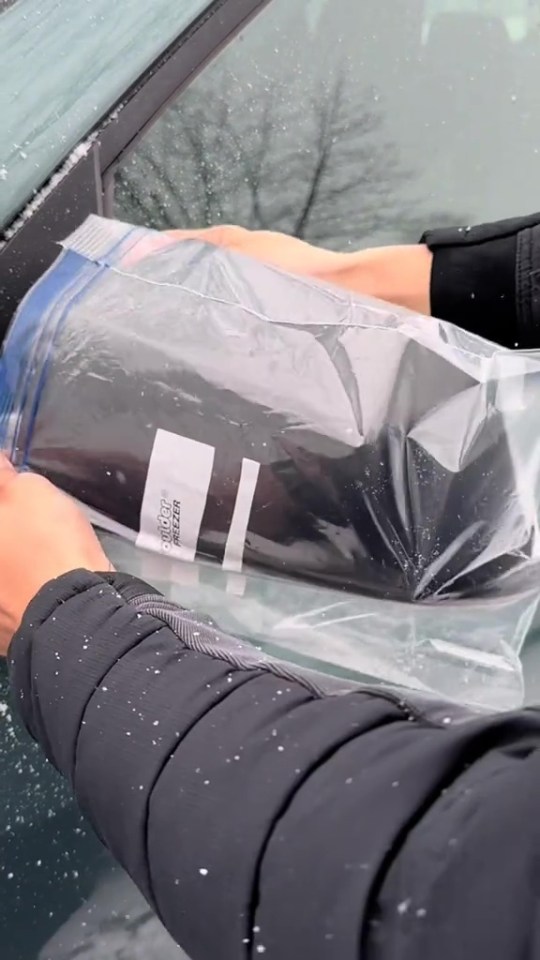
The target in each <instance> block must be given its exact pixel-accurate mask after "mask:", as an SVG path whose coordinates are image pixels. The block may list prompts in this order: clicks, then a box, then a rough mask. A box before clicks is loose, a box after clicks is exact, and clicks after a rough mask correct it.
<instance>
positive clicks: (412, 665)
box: [100, 531, 539, 711]
mask: <svg viewBox="0 0 540 960" xmlns="http://www.w3.org/2000/svg"><path fill="white" fill-rule="evenodd" d="M100 538H101V541H102V544H103V547H104V549H105V552H106V553H107V555H108V557H109V558H110V559H111V560H112V562H113V564H114V565H115V567H116V568H117V569H118V570H123V571H125V572H127V573H131V574H132V575H133V576H136V577H138V578H140V579H142V580H144V581H146V582H147V583H151V584H152V585H153V586H155V587H157V588H158V589H159V590H160V591H161V592H162V593H163V594H164V596H165V597H167V599H169V600H173V601H174V602H175V603H177V604H179V605H180V606H181V607H183V608H185V609H186V610H187V611H188V612H189V618H190V619H192V618H193V617H196V618H197V619H198V621H199V622H200V623H201V626H204V624H205V623H206V624H208V623H209V622H210V623H211V624H212V625H215V626H217V627H219V628H220V629H221V630H223V631H225V632H227V633H229V634H231V635H233V636H234V637H239V638H241V639H242V640H244V641H246V642H249V643H251V644H252V645H254V646H255V648H256V650H257V651H260V652H261V653H262V654H263V655H265V654H270V655H272V656H277V657H278V658H279V659H281V660H284V661H288V662H292V663H295V664H300V665H301V666H303V667H305V668H308V669H309V668H310V669H315V670H317V671H319V672H323V673H325V674H330V675H331V676H334V677H336V678H341V677H347V678H352V679H354V680H356V681H358V682H360V683H367V684H369V685H371V686H373V685H377V684H380V685H383V686H392V687H394V688H399V689H401V690H410V689H414V690H416V691H419V692H421V693H422V694H425V695H430V696H436V697H437V698H438V699H441V700H442V702H443V703H444V702H445V701H448V700H451V701H454V702H457V703H460V704H462V705H466V706H467V707H471V708H473V709H480V710H488V711H497V710H512V709H515V708H518V707H521V706H523V703H524V700H525V681H527V680H528V681H530V680H531V679H533V678H531V677H529V676H528V673H527V670H524V669H523V664H522V659H521V657H522V655H523V653H524V651H525V654H527V652H528V651H529V647H531V649H532V647H533V646H534V644H533V645H530V643H528V644H527V647H525V641H526V640H527V641H528V640H529V639H530V638H533V637H534V631H533V630H531V628H532V627H533V625H534V618H535V614H536V610H537V606H538V592H539V591H538V588H536V589H534V590H531V591H529V592H528V593H526V592H523V593H522V594H519V595H518V596H515V597H506V596H498V597H487V598H483V599H472V600H464V599H461V600H455V601H451V600H449V601H447V602H446V603H439V604H429V603H402V602H396V601H392V600H381V599H379V598H374V597H368V596H364V595H362V594H359V593H356V594H352V593H348V592H346V591H344V590H335V589H330V588H328V587H321V586H320V585H318V584H306V583H301V582H300V581H298V580H291V579H284V578H282V577H277V576H275V575H272V576H268V575H266V574H261V573H260V572H257V573H255V572H253V571H249V572H248V573H247V574H238V573H228V572H226V571H224V570H223V568H222V567H219V566H218V565H217V564H215V563H214V564H211V563H204V562H201V561H197V562H196V563H182V562H181V561H178V560H172V561H171V560H168V559H167V558H166V557H164V556H163V555H162V554H158V553H155V552H150V551H146V550H138V549H137V548H136V546H135V545H134V544H133V543H130V542H129V541H127V540H126V539H125V538H124V537H120V536H118V535H117V534H114V533H109V532H106V531H102V532H100ZM536 643H538V640H537V641H536ZM526 659H527V662H529V661H530V657H529V658H527V657H526ZM533 671H534V667H533ZM530 672H531V671H530V669H529V673H530ZM536 672H537V671H536ZM529 702H531V701H529Z"/></svg>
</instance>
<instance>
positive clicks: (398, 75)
mask: <svg viewBox="0 0 540 960" xmlns="http://www.w3.org/2000/svg"><path fill="white" fill-rule="evenodd" d="M539 84H540V2H539V0H534V2H529V0H492V2H489V0H487V2H482V0H383V2H381V0H363V2H362V3H358V2H357V0H303V2H296V3H290V0H273V3H271V4H270V6H269V7H268V8H267V9H266V10H265V11H264V12H263V13H261V14H260V15H259V16H258V18H257V19H256V20H254V21H253V22H252V23H251V24H249V25H248V26H247V28H246V29H245V30H244V32H243V33H242V34H241V35H240V36H239V37H237V38H236V40H235V41H234V42H233V43H231V44H230V45H229V47H227V48H226V50H225V51H224V52H223V53H222V54H221V55H220V56H219V57H218V58H217V59H215V60H214V61H213V62H212V63H211V64H210V65H208V66H207V67H206V69H204V70H203V72H202V73H201V74H200V75H199V76H198V77H197V78H196V79H195V80H194V81H193V82H192V84H191V85H190V86H189V88H187V89H186V90H185V91H184V92H182V93H181V94H180V95H179V96H178V98H177V100H176V101H175V102H173V103H172V104H171V105H170V106H169V107H168V109H167V110H166V111H165V112H164V113H163V114H162V115H161V116H160V117H159V119H157V121H156V122H155V124H154V126H153V127H152V128H151V129H150V130H149V131H147V132H146V133H145V135H144V137H143V138H142V140H141V141H140V142H139V143H138V145H137V146H136V148H135V150H134V151H133V153H132V154H131V155H130V156H128V157H126V158H125V159H124V160H123V162H122V163H121V166H120V168H119V169H118V170H117V172H116V177H115V190H114V213H115V214H116V215H117V216H119V217H122V218H124V219H129V220H132V221H136V222H139V223H142V224H145V225H148V226H153V227H156V228H159V229H161V228H168V227H195V226H204V225H207V224H212V223H219V222H228V223H241V224H243V225H245V226H248V227H259V228H265V229H275V230H284V231H286V232H288V233H292V234H297V235H298V236H301V237H304V238H306V239H309V240H311V241H314V242H317V243H321V244H325V245H327V246H329V247H332V248H338V249H345V248H347V247H349V246H351V245H356V244H361V243H366V242H385V241H406V240H413V239H417V238H418V234H419V232H421V230H422V229H423V228H424V227H425V226H427V225H435V224H436V225H443V224H447V223H460V222H463V221H465V222H469V221H475V220H476V221H478V220H483V219H488V218H499V217H503V216H506V215H515V214H518V213H520V212H526V211H531V210H533V209H537V208H539V207H540V143H539V141H538V134H537V129H538V127H539V126H540V99H539V98H538V96H537V90H538V87H539ZM111 212H112V211H111Z"/></svg>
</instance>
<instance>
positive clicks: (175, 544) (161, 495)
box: [137, 430, 215, 562]
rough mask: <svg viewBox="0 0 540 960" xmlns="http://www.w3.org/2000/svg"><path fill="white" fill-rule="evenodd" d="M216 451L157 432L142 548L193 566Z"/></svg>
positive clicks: (146, 490) (143, 508)
mask: <svg viewBox="0 0 540 960" xmlns="http://www.w3.org/2000/svg"><path fill="white" fill-rule="evenodd" d="M214 453H215V450H214V447H210V446H209V445H208V444H206V443H199V442H198V441H197V440H189V439H188V438H187V437H180V436H178V434H176V433H170V432H169V431H168V430H158V431H157V432H156V436H155V440H154V446H153V449H152V455H151V457H150V463H149V464H148V474H147V477H146V485H145V488H144V496H143V501H142V506H141V520H140V532H139V534H138V536H137V546H138V547H142V548H143V549H146V550H154V551H157V552H158V553H162V554H164V555H165V556H167V557H170V558H171V559H177V560H186V561H190V562H192V561H193V560H194V559H195V555H196V553H197V544H198V541H199V533H200V530H201V523H202V519H203V514H204V510H205V507H206V500H207V497H208V490H209V488H210V480H211V478H212V469H213V466H214Z"/></svg>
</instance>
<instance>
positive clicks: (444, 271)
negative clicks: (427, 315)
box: [423, 228, 521, 347]
mask: <svg viewBox="0 0 540 960" xmlns="http://www.w3.org/2000/svg"><path fill="white" fill-rule="evenodd" d="M476 229H477V228H472V229H471V230H470V231H468V228H463V230H459V229H457V230H441V231H430V232H428V233H427V234H424V237H423V241H424V242H425V243H426V244H427V246H428V247H429V249H430V250H431V251H432V253H433V266H432V270H431V312H432V314H433V316H435V317H438V318H439V319H442V320H447V321H449V322H450V323H455V324H456V325H457V326H459V327H462V328H463V329H464V330H468V331H469V332H470V333H474V334H476V335H477V336H479V337H484V338H485V339H487V340H492V341H495V342H496V343H499V344H501V346H505V347H516V346H518V345H519V346H521V344H519V343H518V324H517V314H516V257H517V234H509V235H508V236H498V237H496V238H493V237H488V238H486V239H484V237H483V236H482V234H480V235H479V234H478V233H477V234H476V240H475V238H474V236H472V237H471V235H473V231H475V230H476ZM469 238H470V239H469Z"/></svg>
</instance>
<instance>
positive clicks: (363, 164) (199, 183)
mask: <svg viewBox="0 0 540 960" xmlns="http://www.w3.org/2000/svg"><path fill="white" fill-rule="evenodd" d="M411 177H412V174H411V172H410V171H409V170H407V169H405V168H404V166H403V164H402V163H401V162H400V157H399V152H398V149H397V147H396V145H395V144H394V143H393V141H392V138H391V136H390V135H389V133H388V132H387V130H386V128H385V116H384V103H382V102H381V101H380V100H379V98H378V96H377V93H376V91H375V90H374V89H373V88H370V87H368V88H366V87H365V86H363V87H361V88H359V85H358V83H355V81H354V77H351V74H350V72H349V71H348V70H347V68H346V67H344V68H342V70H341V71H340V73H338V74H337V75H332V73H331V72H328V73H327V74H326V76H325V77H324V79H323V80H321V79H319V78H318V77H317V76H316V75H315V72H312V73H310V72H308V71H306V69H305V67H304V66H303V67H302V69H300V68H298V69H297V70H296V71H295V69H294V66H293V65H289V68H288V69H287V71H285V72H284V74H283V75H282V79H281V81H279V82H276V81H275V79H274V78H273V77H270V76H265V75H262V76H261V75H260V74H259V75H258V79H257V82H256V83H246V81H245V80H243V81H241V80H240V79H239V78H238V76H237V75H236V74H235V73H233V72H232V71H231V72H228V73H225V72H224V71H219V73H217V74H215V75H213V76H212V77H210V79H206V80H205V75H204V74H203V75H202V76H201V77H200V78H199V79H198V80H197V81H196V82H195V83H194V84H193V86H192V87H190V88H189V89H188V90H187V91H186V92H185V93H184V94H183V95H181V97H180V98H179V100H178V102H177V103H176V104H174V105H173V106H172V107H170V108H169V109H168V110H167V112H166V113H165V114H164V115H163V116H162V117H161V118H160V119H159V120H158V121H157V123H156V125H155V126H154V127H153V128H152V130H151V131H150V133H149V134H148V135H147V136H146V137H145V138H144V139H143V141H141V143H140V144H139V146H138V147H137V149H136V151H135V152H134V154H133V155H132V156H131V157H130V158H129V159H128V160H127V161H126V162H125V163H124V165H123V166H122V168H121V169H120V170H119V171H118V174H117V180H116V213H117V215H118V216H120V217H123V218H125V219H129V220H132V221H134V222H138V223H143V224H146V225H149V226H153V227H155V228H157V229H169V228H172V227H200V226H204V225H210V224H215V223H241V224H243V225H244V226H247V227H251V228H255V229H265V230H269V229H271V230H282V231H284V232H286V233H289V234H292V235H295V236H298V237H302V238H304V239H306V240H309V241H311V242H314V243H319V244H321V245H325V246H328V247H330V248H334V249H346V248H347V247H348V246H354V245H360V244H362V242H365V241H366V240H367V239H372V238H374V237H379V236H380V237H383V236H384V235H385V234H387V233H388V234H391V233H392V232H394V233H395V232H396V227H397V226H398V225H399V234H400V236H401V237H404V236H405V237H406V238H410V239H417V237H418V233H417V231H418V229H419V224H418V217H417V216H416V215H415V204H414V202H413V201H412V199H409V200H407V201H406V200H405V199H403V198H404V195H405V193H406V194H407V195H408V197H409V198H411V196H412V191H411V190H410V189H409V190H407V191H404V190H403V187H404V184H405V183H406V182H407V181H410V180H411Z"/></svg>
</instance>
